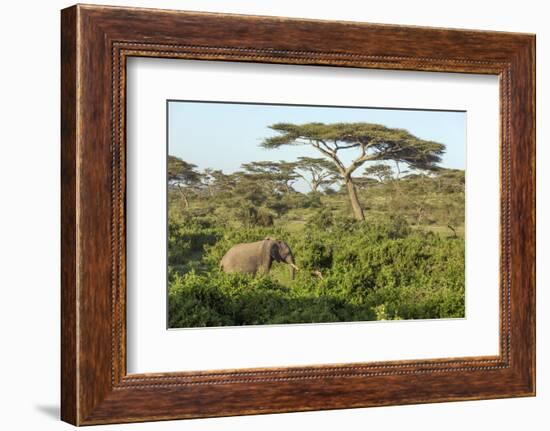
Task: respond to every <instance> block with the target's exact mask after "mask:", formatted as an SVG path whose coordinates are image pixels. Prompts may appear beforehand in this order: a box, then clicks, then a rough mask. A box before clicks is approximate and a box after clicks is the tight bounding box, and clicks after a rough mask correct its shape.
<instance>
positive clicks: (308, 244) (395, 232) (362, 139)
mask: <svg viewBox="0 0 550 431" xmlns="http://www.w3.org/2000/svg"><path fill="white" fill-rule="evenodd" d="M271 128H272V129H273V130H275V131H277V132H278V135H277V136H274V137H271V138H267V139H265V140H264V141H263V142H262V146H264V147H265V148H277V147H279V146H281V145H313V146H314V147H316V148H317V149H318V150H319V152H320V154H321V156H322V157H321V158H311V157H299V158H298V159H297V160H296V161H292V162H288V161H284V160H280V161H278V162H274V161H255V162H250V163H245V164H243V165H242V166H241V169H242V170H240V171H238V172H234V173H231V174H226V173H224V172H222V171H220V170H213V169H206V170H204V171H202V172H200V171H198V170H197V167H196V166H195V165H192V164H190V163H187V162H185V161H183V160H181V159H178V158H176V157H173V156H169V160H168V177H169V188H168V203H169V205H168V208H169V215H168V222H169V237H168V269H169V277H168V279H169V281H168V284H169V286H168V292H169V326H170V327H202V326H228V325H229V326H235V325H258V324H280V323H314V322H315V323H318V322H343V321H367V320H390V319H435V318H452V317H463V316H464V312H465V309H464V236H463V232H464V184H465V179H464V171H461V170H453V169H444V168H440V167H438V166H437V163H439V161H440V160H441V155H442V154H443V152H444V146H443V145H442V144H440V143H436V142H432V141H425V140H422V139H420V138H418V137H415V136H413V135H411V134H410V133H409V132H408V131H406V130H402V129H390V128H387V127H385V126H381V125H377V124H369V123H337V124H323V123H309V124H304V125H294V124H275V125H272V126H271ZM350 149H351V150H354V151H357V153H356V158H355V159H353V160H352V161H351V162H349V163H348V165H347V166H345V165H344V164H343V163H342V160H341V159H340V158H339V157H338V156H337V153H338V152H339V151H345V150H350ZM327 154H331V155H327ZM390 163H395V169H396V171H395V170H394V169H393V168H392V167H391V166H390ZM399 163H405V164H406V165H407V170H401V169H400V166H399ZM359 166H365V169H364V170H363V173H362V175H359V176H355V175H356V174H354V176H352V175H351V174H352V173H353V172H354V171H355V170H356V169H357V168H358V167H359ZM357 172H358V171H357ZM299 178H302V179H303V180H305V181H307V182H308V184H309V185H310V188H311V191H310V192H309V193H300V192H298V191H296V190H295V189H294V187H293V186H294V185H295V183H296V181H298V180H299ZM350 183H351V187H350ZM356 186H357V187H356ZM352 198H353V199H352ZM359 216H361V217H359ZM267 236H269V237H272V238H277V239H280V240H283V241H285V242H286V243H287V244H289V245H290V248H291V249H292V252H293V255H294V258H295V260H296V265H297V267H298V268H300V270H299V271H298V272H297V273H296V277H295V278H294V279H290V276H289V273H288V268H287V267H285V265H284V264H277V263H276V264H275V265H274V267H273V268H272V270H271V272H270V273H269V275H267V276H258V277H253V276H250V275H247V274H225V273H223V272H222V271H221V270H220V268H219V263H220V260H221V259H222V257H223V256H224V254H225V253H226V252H227V250H229V249H230V248H231V247H232V246H233V245H235V244H238V243H243V242H254V241H259V240H262V239H264V238H265V237H267Z"/></svg>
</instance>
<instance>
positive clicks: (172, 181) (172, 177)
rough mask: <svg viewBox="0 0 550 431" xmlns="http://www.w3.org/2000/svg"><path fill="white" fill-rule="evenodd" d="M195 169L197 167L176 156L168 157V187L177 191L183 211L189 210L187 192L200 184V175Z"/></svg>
mask: <svg viewBox="0 0 550 431" xmlns="http://www.w3.org/2000/svg"><path fill="white" fill-rule="evenodd" d="M196 168H197V165H194V164H192V163H188V162H186V161H184V160H182V159H180V158H178V157H176V156H170V155H169V156H168V187H169V188H172V189H176V190H178V191H179V193H180V195H181V197H182V198H183V201H184V203H185V209H188V208H189V191H191V190H192V189H193V188H195V187H197V186H199V185H200V183H201V174H200V173H199V172H197V171H196Z"/></svg>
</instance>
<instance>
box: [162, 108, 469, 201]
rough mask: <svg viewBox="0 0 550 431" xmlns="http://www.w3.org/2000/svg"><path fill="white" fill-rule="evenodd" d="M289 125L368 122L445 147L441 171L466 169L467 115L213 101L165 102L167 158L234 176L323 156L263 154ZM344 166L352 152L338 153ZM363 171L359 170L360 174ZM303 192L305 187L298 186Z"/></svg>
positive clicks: (305, 149)
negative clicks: (259, 164) (247, 168)
mask: <svg viewBox="0 0 550 431" xmlns="http://www.w3.org/2000/svg"><path fill="white" fill-rule="evenodd" d="M279 122H289V123H296V124H303V123H309V122H322V123H336V122H368V123H378V124H383V125H385V126H388V127H398V128H402V129H407V130H408V131H409V132H411V133H412V134H413V135H415V136H417V137H419V138H421V139H426V140H432V141H437V142H441V143H442V144H445V146H446V153H445V154H444V155H443V162H442V163H441V166H443V167H448V168H457V169H465V165H466V113H465V112H454V111H416V110H406V109H375V108H349V107H345V108H341V107H322V106H300V105H258V104H233V103H211V102H180V101H170V102H168V153H169V154H171V155H174V156H177V157H180V158H182V159H183V160H185V161H187V162H190V163H193V164H195V165H197V166H198V168H199V169H200V170H202V169H204V168H213V169H221V170H223V171H224V172H225V173H231V172H235V171H237V170H239V169H240V165H241V164H242V163H247V162H251V161H259V160H286V161H292V160H296V159H297V158H298V157H300V156H309V157H322V155H321V154H320V153H319V152H318V151H317V150H315V149H314V148H311V147H309V146H283V147H280V148H278V149H273V150H267V149H264V148H261V147H260V146H259V144H260V142H262V140H263V139H264V138H265V137H268V136H273V135H274V134H276V133H274V132H273V131H272V130H270V129H269V128H268V126H269V125H270V124H274V123H279ZM338 154H339V155H340V154H342V159H343V160H344V161H349V160H351V159H353V158H354V156H355V155H356V154H355V151H354V150H348V151H345V152H339V153H338ZM362 170H363V168H359V170H358V171H357V173H360V172H361V171H362ZM297 188H298V189H300V190H302V191H304V185H301V184H298V187H297Z"/></svg>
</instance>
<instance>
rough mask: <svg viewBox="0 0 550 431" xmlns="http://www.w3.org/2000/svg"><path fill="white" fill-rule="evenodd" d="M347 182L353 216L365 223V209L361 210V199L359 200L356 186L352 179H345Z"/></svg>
mask: <svg viewBox="0 0 550 431" xmlns="http://www.w3.org/2000/svg"><path fill="white" fill-rule="evenodd" d="M345 182H346V187H347V188H348V195H349V200H350V203H351V208H352V210H353V216H354V217H355V219H356V220H359V221H365V214H363V208H361V204H360V203H359V199H358V198H357V191H356V190H355V184H353V181H352V180H351V178H345Z"/></svg>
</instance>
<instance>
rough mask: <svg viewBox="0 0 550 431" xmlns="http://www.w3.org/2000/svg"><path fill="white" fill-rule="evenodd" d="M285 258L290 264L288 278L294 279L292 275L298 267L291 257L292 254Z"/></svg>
mask: <svg viewBox="0 0 550 431" xmlns="http://www.w3.org/2000/svg"><path fill="white" fill-rule="evenodd" d="M285 260H286V263H288V265H289V266H290V278H291V279H292V280H294V275H295V274H296V271H297V270H298V267H297V266H296V265H295V264H294V257H292V255H289V256H287V258H286V259H285Z"/></svg>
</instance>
